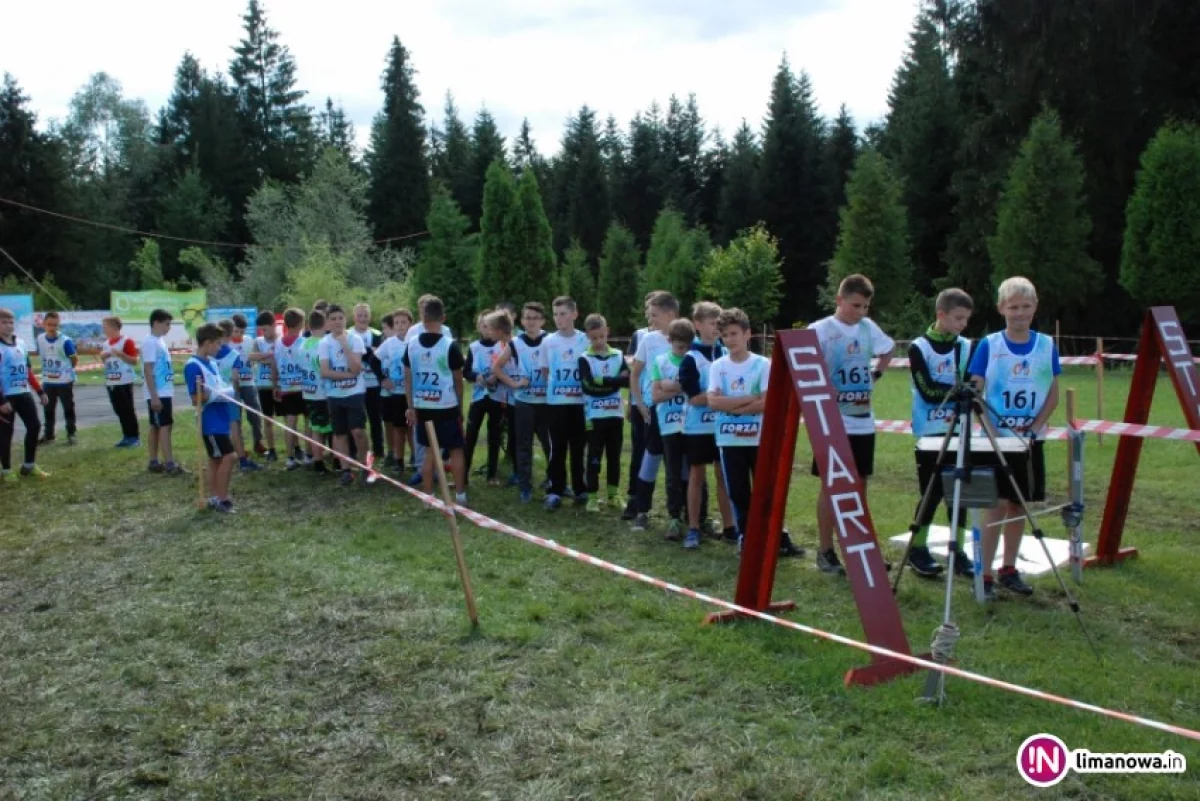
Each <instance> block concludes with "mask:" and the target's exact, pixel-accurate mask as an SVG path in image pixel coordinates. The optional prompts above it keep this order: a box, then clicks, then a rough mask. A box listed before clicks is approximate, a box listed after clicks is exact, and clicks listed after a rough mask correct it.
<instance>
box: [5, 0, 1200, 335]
mask: <svg viewBox="0 0 1200 801" xmlns="http://www.w3.org/2000/svg"><path fill="white" fill-rule="evenodd" d="M1198 30H1200V4H1198V3H1186V2H1178V0H1138V2H1134V0H1058V1H1057V2H1053V3H1051V2H1046V1H1045V0H925V2H923V3H922V4H921V7H920V9H919V11H918V13H917V16H916V18H915V19H914V21H913V25H912V29H911V32H910V35H909V40H908V46H907V52H906V55H905V57H904V60H903V62H902V64H901V65H900V66H899V68H898V70H897V72H896V74H895V76H894V79H893V81H892V85H891V87H890V92H889V97H888V111H887V114H886V116H885V118H883V119H881V120H875V121H862V120H855V119H853V118H852V117H851V116H850V114H849V113H848V112H847V111H846V109H845V107H844V106H843V107H842V112H841V113H840V114H838V115H837V116H836V117H835V118H833V119H826V118H823V117H822V115H821V114H820V112H819V111H818V106H817V103H816V100H815V95H814V87H813V85H812V82H811V80H810V78H809V76H808V75H807V74H806V72H805V71H804V68H803V63H804V54H803V53H799V52H792V53H786V54H781V57H780V62H779V67H778V71H777V73H776V74H775V76H774V79H773V82H772V84H771V93H770V100H769V103H768V106H767V107H766V108H765V109H746V113H747V117H746V118H745V120H744V121H743V123H742V124H741V126H740V127H738V128H737V129H736V130H733V131H721V130H719V129H716V128H714V127H710V126H709V125H707V124H706V122H705V119H704V113H703V104H702V100H703V93H704V87H703V86H696V87H691V91H692V92H693V93H689V94H687V95H686V96H675V95H672V96H671V97H668V98H663V99H662V101H661V102H655V103H652V104H651V105H650V106H649V107H647V108H645V109H643V110H641V111H639V112H638V113H637V114H635V115H634V116H633V119H631V120H618V119H616V118H615V117H614V116H612V115H606V114H605V112H604V110H603V109H596V108H593V107H591V106H589V105H587V103H586V101H587V98H579V102H580V105H579V108H578V111H577V112H576V113H575V114H573V115H572V116H571V117H570V118H569V119H568V120H567V121H566V125H565V128H564V130H563V131H561V132H554V131H538V132H536V134H535V132H534V131H532V130H531V129H530V126H529V124H528V122H527V121H526V122H525V124H524V125H522V127H521V129H520V131H519V133H518V134H517V135H516V136H515V137H513V138H506V137H505V136H504V135H502V134H501V132H500V131H499V129H498V127H497V124H496V121H495V119H494V118H493V117H492V115H491V114H490V113H489V112H488V111H487V109H486V108H483V109H479V110H477V111H475V112H474V113H473V115H472V114H470V113H469V112H464V110H462V109H460V108H458V106H457V105H456V103H455V100H454V97H453V94H452V93H448V94H447V95H446V96H445V97H444V98H422V97H421V96H420V94H419V92H418V90H417V87H416V83H415V80H414V73H415V70H416V69H418V68H419V65H417V64H414V63H413V60H412V58H411V56H410V54H409V51H408V50H407V49H406V48H405V46H404V44H403V43H402V38H401V36H399V35H398V36H396V37H394V38H393V40H392V44H391V47H390V50H389V51H388V52H387V53H381V54H380V58H381V61H380V64H381V74H380V90H381V91H380V107H379V110H378V112H377V114H376V116H375V117H374V119H373V121H372V122H371V129H370V132H369V145H368V146H367V147H366V148H365V149H363V150H361V151H360V149H359V148H358V147H357V144H356V141H357V137H356V132H355V130H354V126H353V124H352V123H351V122H350V121H349V120H348V119H347V116H346V114H345V112H344V110H343V109H342V108H341V107H339V106H338V105H337V104H335V103H333V102H332V100H329V99H320V98H313V97H310V96H309V94H308V93H307V92H305V91H304V89H303V87H301V86H299V85H298V83H297V80H296V69H297V65H296V62H295V60H294V58H293V57H292V55H291V53H290V51H289V49H288V47H287V45H286V43H284V42H283V41H281V37H280V35H279V34H278V32H277V31H275V30H274V29H272V27H271V24H270V20H269V16H268V10H267V9H266V8H265V7H264V5H263V3H261V2H259V0H249V2H248V5H247V8H246V11H245V14H244V17H243V36H242V38H241V40H240V41H239V42H238V43H236V45H235V46H234V48H233V57H232V58H231V60H230V61H229V63H227V64H201V63H199V62H198V61H197V60H196V58H194V57H193V56H192V55H191V54H190V53H183V54H181V56H180V60H179V64H178V67H177V68H176V70H175V75H174V84H173V87H174V88H173V91H172V92H171V94H170V97H169V99H168V100H167V102H166V105H165V106H163V107H162V108H160V109H158V110H157V111H152V110H150V109H148V108H147V107H146V104H145V103H144V102H143V101H142V100H139V99H137V98H132V97H127V96H125V95H124V94H123V91H122V88H121V86H120V84H119V83H118V82H116V81H115V80H113V79H112V78H111V77H110V76H108V75H106V74H105V73H104V72H102V71H98V72H96V73H95V74H93V75H92V76H91V77H90V78H87V80H86V82H85V83H84V84H83V86H82V87H81V88H80V89H79V91H78V92H77V94H76V95H75V96H74V98H73V100H72V101H71V104H70V110H69V114H68V115H67V117H66V119H63V120H54V121H52V122H50V123H49V124H47V125H39V124H38V120H37V118H36V115H35V114H34V112H33V111H32V110H31V100H30V98H29V97H28V96H27V95H26V94H25V92H24V91H23V89H22V88H21V84H20V82H19V76H17V75H13V74H8V73H6V74H5V75H4V80H3V86H2V88H0V246H2V247H3V249H4V251H5V253H6V254H7V255H8V258H7V259H0V279H2V281H3V283H2V284H0V293H5V292H22V291H31V292H34V293H35V294H36V297H37V302H38V304H39V306H42V307H47V306H58V305H68V306H72V307H75V308H106V307H107V305H108V293H109V291H110V290H114V289H139V288H140V289H153V288H163V287H172V286H175V287H191V286H204V287H206V288H207V289H208V291H209V296H210V303H213V302H214V301H216V302H245V303H251V304H255V305H258V306H259V307H261V308H281V307H282V306H283V305H284V304H287V303H292V302H299V301H301V300H303V299H304V298H309V297H312V296H315V295H317V294H321V295H326V296H338V297H346V298H349V297H350V296H354V297H356V298H357V297H362V298H366V299H373V300H374V301H375V302H376V303H378V304H380V305H381V306H383V304H398V303H410V302H411V300H412V298H414V297H415V296H416V295H417V294H420V293H422V292H426V291H434V292H436V293H438V294H440V295H442V296H443V297H444V298H445V299H446V300H447V306H448V308H449V309H450V310H451V311H452V312H453V314H454V315H455V316H452V318H451V320H450V322H451V325H452V326H454V327H455V328H456V329H459V330H464V331H469V330H471V329H472V328H473V324H472V318H473V316H474V313H475V311H476V310H478V309H482V308H486V307H489V306H491V305H493V304H495V303H497V302H499V301H501V300H510V301H515V302H518V303H519V302H521V301H523V300H526V299H535V298H536V299H541V300H549V299H550V297H551V296H552V295H553V294H555V293H557V292H569V293H571V294H572V295H573V296H575V297H576V298H577V299H578V300H579V301H580V305H581V307H582V310H583V311H588V310H595V309H599V310H603V311H604V312H605V313H606V314H607V315H609V317H610V322H611V323H612V326H613V328H614V329H615V331H616V332H617V333H622V332H625V331H628V330H629V329H630V327H631V326H632V325H633V323H634V321H635V317H636V314H635V312H636V309H637V306H638V305H639V300H640V297H641V294H642V292H644V290H645V289H647V288H651V287H653V288H666V289H671V290H672V291H675V292H676V294H678V295H679V296H680V297H681V299H682V300H683V301H684V303H685V304H686V303H688V302H690V301H691V300H694V299H698V298H700V297H712V298H715V299H717V300H718V301H719V302H722V303H725V304H728V305H732V304H737V305H741V306H743V307H744V308H746V309H747V311H749V312H750V314H751V317H752V318H753V319H754V320H755V322H756V323H758V324H774V325H776V326H783V327H786V326H792V325H795V324H798V323H802V322H806V321H811V320H813V319H815V317H817V316H818V315H820V314H822V313H823V310H824V309H825V308H826V306H827V304H828V303H829V300H830V295H831V293H830V287H831V286H832V285H836V281H837V280H838V278H839V277H840V276H843V275H845V274H848V273H851V272H863V273H866V274H867V275H869V276H870V277H871V278H872V279H874V280H875V282H876V285H877V289H878V294H877V298H876V302H875V314H876V315H877V316H878V317H879V318H880V319H881V320H882V321H884V322H886V323H888V324H890V325H892V326H893V327H894V328H895V329H896V330H897V333H898V334H901V335H906V334H913V333H917V332H918V331H919V330H920V329H921V328H923V325H924V323H923V321H926V320H927V318H928V317H929V314H930V308H931V298H932V297H933V295H935V294H936V292H937V291H939V290H940V289H941V288H944V287H947V286H961V287H963V288H965V289H967V290H968V291H969V292H971V294H972V295H973V296H974V297H975V298H976V301H977V303H978V304H979V307H980V311H981V313H980V314H977V315H976V318H975V320H974V323H973V327H974V328H975V330H983V329H986V328H989V327H994V324H995V321H996V317H995V316H994V310H993V308H992V306H993V304H992V296H993V294H994V287H995V286H996V285H997V284H998V282H999V281H1000V280H1003V278H1005V277H1007V276H1009V275H1017V274H1020V275H1026V276H1028V277H1029V278H1031V279H1032V280H1033V281H1034V282H1035V283H1036V284H1037V286H1038V287H1039V290H1040V294H1041V300H1042V303H1041V307H1040V309H1039V322H1040V324H1041V325H1043V326H1047V325H1053V324H1054V323H1055V322H1059V323H1061V326H1062V330H1063V331H1064V332H1071V333H1078V334H1088V335H1128V334H1131V333H1133V332H1135V331H1136V329H1137V326H1138V324H1139V321H1140V319H1141V318H1140V315H1141V310H1142V309H1143V308H1144V307H1145V306H1147V305H1153V304H1158V303H1169V304H1172V305H1175V306H1176V307H1177V308H1178V310H1179V313H1180V317H1181V318H1183V319H1184V320H1185V322H1186V321H1189V320H1190V321H1192V322H1200V133H1198V130H1197V128H1196V123H1197V121H1200V49H1198V48H1197V47H1196V46H1195V44H1196V43H1195V32H1196V31H1198ZM847 58H848V60H850V61H851V62H852V59H853V56H852V48H850V47H848V48H847ZM102 66H103V65H97V67H102ZM848 68H852V63H851V64H849V65H848ZM164 77H165V76H164ZM538 137H540V138H541V140H542V141H543V142H546V141H551V140H552V139H554V138H555V137H559V138H560V141H561V146H560V147H559V148H558V149H557V151H554V152H552V153H550V154H547V153H543V152H542V151H541V150H539V147H538ZM546 150H547V151H548V152H549V151H552V150H553V148H546ZM81 221H87V222H81ZM130 232H138V233H130ZM31 279H36V281H37V283H39V284H41V285H42V286H44V287H45V290H46V291H43V290H42V289H41V288H39V287H37V286H36V285H35V284H34V283H33V281H31ZM47 293H48V294H47ZM339 293H340V294H339ZM464 322H465V323H466V325H463V323H464ZM460 327H461V328H460Z"/></svg>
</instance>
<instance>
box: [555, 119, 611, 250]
mask: <svg viewBox="0 0 1200 801" xmlns="http://www.w3.org/2000/svg"><path fill="white" fill-rule="evenodd" d="M555 183H556V186H555V203H554V207H555V209H556V211H557V212H558V214H557V215H556V216H557V217H558V219H557V220H556V221H555V222H556V229H555V232H554V244H555V250H559V251H561V250H565V249H566V247H567V244H568V243H569V241H570V240H571V239H572V238H574V239H578V240H579V242H580V244H582V245H583V247H584V249H585V250H587V252H588V253H589V254H594V253H599V252H600V248H601V246H602V245H603V242H604V232H605V231H606V230H607V229H608V223H609V220H610V219H611V216H612V209H611V205H610V201H609V195H608V181H607V179H606V177H605V166H604V159H603V156H602V155H601V152H600V132H599V130H598V127H597V125H596V112H595V111H593V110H592V109H590V108H588V107H587V106H583V107H582V108H581V109H580V110H579V113H578V115H576V116H575V117H573V118H571V119H570V120H569V121H568V123H567V131H566V135H565V136H564V137H563V147H562V153H561V154H560V155H559V158H558V163H557V164H556V167H555Z"/></svg>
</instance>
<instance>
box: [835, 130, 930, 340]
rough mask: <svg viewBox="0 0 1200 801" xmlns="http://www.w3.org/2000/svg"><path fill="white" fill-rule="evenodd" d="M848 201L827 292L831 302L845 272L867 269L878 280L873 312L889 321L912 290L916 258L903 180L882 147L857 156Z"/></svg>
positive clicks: (844, 210) (847, 194)
mask: <svg viewBox="0 0 1200 801" xmlns="http://www.w3.org/2000/svg"><path fill="white" fill-rule="evenodd" d="M846 201H847V205H846V207H845V208H844V209H842V212H841V220H842V229H841V232H840V234H839V235H838V243H837V251H836V252H835V253H834V255H833V260H832V261H831V262H830V264H829V278H828V282H827V285H826V287H825V292H824V297H825V299H826V302H827V303H829V304H832V300H833V297H834V296H835V295H836V293H837V288H838V284H840V283H841V281H842V279H843V278H845V277H846V276H848V275H851V274H854V273H859V274H862V275H865V276H866V277H867V278H869V279H871V281H872V283H874V285H875V297H874V298H872V300H871V308H872V313H873V314H875V315H876V316H877V317H878V318H879V319H880V320H881V321H882V323H883V324H885V325H886V324H888V323H889V322H890V321H893V320H895V318H896V317H897V316H898V315H900V314H901V312H902V311H903V309H904V307H905V305H906V304H907V303H908V301H909V298H910V296H911V295H912V290H913V286H912V264H911V262H910V260H909V259H910V256H909V249H908V221H907V220H906V219H905V210H904V203H903V201H902V200H901V188H900V182H899V181H898V180H897V179H896V176H895V174H894V173H893V171H892V168H891V166H890V165H889V164H888V162H887V160H886V159H885V158H884V157H883V156H882V155H880V154H879V152H878V151H876V150H872V149H867V150H864V151H863V152H862V154H861V155H860V156H859V157H858V161H857V163H856V164H855V165H854V171H853V172H852V173H851V174H850V182H849V183H848V184H847V186H846Z"/></svg>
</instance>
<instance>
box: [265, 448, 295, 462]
mask: <svg viewBox="0 0 1200 801" xmlns="http://www.w3.org/2000/svg"><path fill="white" fill-rule="evenodd" d="M265 458H266V460H267V462H268V464H270V463H273V462H278V461H279V454H277V453H275V449H274V448H271V449H270V450H268V451H267V455H266V457H265ZM290 461H295V459H292V460H290Z"/></svg>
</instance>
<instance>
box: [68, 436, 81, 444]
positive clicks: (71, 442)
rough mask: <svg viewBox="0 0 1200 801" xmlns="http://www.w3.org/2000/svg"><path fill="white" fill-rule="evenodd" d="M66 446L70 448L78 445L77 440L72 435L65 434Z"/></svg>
mask: <svg viewBox="0 0 1200 801" xmlns="http://www.w3.org/2000/svg"><path fill="white" fill-rule="evenodd" d="M67 444H68V445H72V446H74V445H78V444H79V439H78V438H77V437H76V436H75V435H74V434H67Z"/></svg>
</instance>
